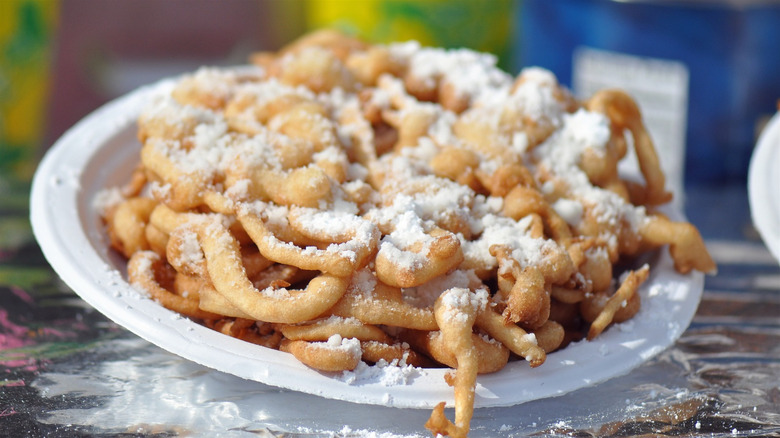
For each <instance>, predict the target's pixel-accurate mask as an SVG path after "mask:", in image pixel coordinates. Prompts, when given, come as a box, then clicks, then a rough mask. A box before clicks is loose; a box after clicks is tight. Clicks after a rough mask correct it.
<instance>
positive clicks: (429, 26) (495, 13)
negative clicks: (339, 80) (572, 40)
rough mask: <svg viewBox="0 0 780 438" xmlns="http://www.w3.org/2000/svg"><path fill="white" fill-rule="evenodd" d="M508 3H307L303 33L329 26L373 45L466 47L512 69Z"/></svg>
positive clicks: (511, 20) (512, 3) (345, 0)
mask: <svg viewBox="0 0 780 438" xmlns="http://www.w3.org/2000/svg"><path fill="white" fill-rule="evenodd" d="M515 7H517V6H516V2H515V1H512V0H482V1H480V0H427V1H416V0H308V2H307V4H306V25H307V28H308V29H309V30H314V29H319V28H324V27H330V28H335V29H339V30H341V31H343V32H345V33H347V34H350V35H355V36H358V37H361V38H364V39H366V40H368V41H370V42H374V43H390V42H396V41H408V40H415V41H418V42H419V43H420V44H422V45H424V46H432V47H444V48H468V49H472V50H477V51H480V52H488V53H492V54H494V55H496V56H497V57H498V60H499V66H501V67H502V68H504V69H506V70H508V69H509V68H511V66H512V64H513V63H512V59H511V56H512V43H513V41H514V38H513V32H514V28H513V26H514V22H515V20H514V15H515V12H514V8H515Z"/></svg>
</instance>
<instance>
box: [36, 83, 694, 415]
mask: <svg viewBox="0 0 780 438" xmlns="http://www.w3.org/2000/svg"><path fill="white" fill-rule="evenodd" d="M174 80H175V78H168V79H164V80H162V81H159V82H157V83H155V84H151V85H147V86H144V87H141V88H139V89H137V90H135V91H133V92H131V93H128V94H126V95H124V96H122V97H119V98H117V99H115V100H113V101H111V102H108V103H106V104H105V105H103V106H101V107H100V108H98V109H97V110H95V111H94V112H92V113H90V114H89V115H87V116H86V117H85V118H83V119H82V120H81V121H79V122H78V123H77V124H75V125H74V126H73V127H72V128H71V129H69V130H68V131H66V132H65V134H63V135H62V137H60V139H59V140H57V142H55V144H54V145H53V146H52V147H51V148H50V149H49V150H48V151H47V152H46V154H45V155H44V157H43V159H42V161H41V163H40V164H39V167H38V169H37V171H36V173H35V176H34V178H33V184H32V190H31V197H30V221H31V224H32V227H33V233H34V235H35V238H36V240H37V241H38V243H39V245H40V247H41V250H42V252H43V254H44V256H45V257H46V259H47V261H48V262H49V264H50V265H51V266H52V268H53V269H54V270H55V272H56V273H57V274H58V275H59V276H60V278H61V279H62V280H63V281H64V282H65V284H66V285H68V286H69V287H70V288H71V289H72V290H73V291H74V292H76V293H77V294H78V295H79V296H80V297H81V298H82V299H84V300H85V301H87V302H88V303H89V304H90V305H92V306H93V307H95V308H96V309H97V310H98V311H100V312H101V313H103V314H104V315H105V316H107V317H108V318H109V319H111V320H113V321H114V322H115V323H117V324H119V325H120V326H122V327H124V328H126V329H127V330H129V331H131V332H133V333H134V334H136V335H138V336H140V337H141V338H143V339H146V340H147V341H149V342H151V343H152V344H155V345H157V346H159V347H161V348H163V349H165V350H167V351H169V352H171V353H173V354H176V355H178V356H181V357H184V358H185V359H188V360H190V361H193V362H196V363H199V364H201V365H203V366H206V367H208V368H211V369H216V370H218V371H222V372H227V373H230V374H234V375H236V376H239V377H242V378H244V379H248V380H254V381H258V382H261V383H264V384H268V385H272V386H277V387H282V388H286V389H290V390H294V391H299V392H304V393H309V394H314V395H318V396H322V397H326V398H332V399H339V400H345V401H351V402H356V403H366V404H376V405H385V406H394V407H401V408H426V409H427V408H432V407H434V406H435V405H436V404H437V403H439V402H440V401H445V402H446V403H447V405H448V406H453V404H454V397H453V394H452V388H451V387H449V386H447V385H446V383H444V378H443V377H444V373H445V372H447V369H425V370H421V371H420V373H421V374H420V375H418V376H416V377H414V376H413V377H411V383H410V384H401V385H396V386H387V385H386V384H382V383H381V382H379V383H378V382H372V381H360V379H359V377H358V380H357V382H351V383H350V382H349V378H343V377H342V378H337V377H334V376H333V374H327V373H319V372H316V371H314V370H312V369H310V368H308V367H306V366H305V365H303V364H301V363H300V362H298V361H297V360H295V359H294V358H292V357H291V356H289V355H288V354H287V353H283V352H280V351H277V350H273V349H268V348H265V347H261V346H257V345H253V344H249V343H246V342H244V341H240V340H238V339H234V338H231V337H229V336H226V335H223V334H221V333H218V332H215V331H213V330H211V329H208V328H206V327H204V326H201V325H200V324H198V323H195V322H193V321H191V320H189V319H187V318H184V317H181V316H180V315H178V314H176V313H175V312H172V311H170V310H168V309H165V308H163V307H162V306H160V305H159V304H157V303H155V302H153V301H152V300H151V299H148V298H146V297H142V296H141V294H140V293H139V292H138V291H136V290H135V289H133V287H132V286H130V285H129V284H128V283H127V282H126V280H125V279H124V278H123V277H122V276H121V274H120V273H119V272H118V271H117V268H116V266H112V264H111V263H110V261H109V260H107V257H108V256H107V253H106V252H107V248H95V247H94V246H93V245H91V244H90V242H91V240H90V232H89V231H88V230H85V229H84V222H83V218H82V217H80V214H81V215H83V214H85V213H84V211H83V208H82V211H81V212H79V208H78V206H79V203H80V202H81V201H84V199H83V197H85V196H87V195H86V194H85V190H86V188H85V187H83V184H82V183H83V181H82V180H81V178H82V173H81V172H83V171H84V170H85V169H86V168H87V166H88V165H89V164H90V163H91V160H94V159H95V156H96V154H98V153H99V152H100V151H101V150H103V149H104V148H106V147H107V145H108V144H110V143H109V141H110V140H111V139H112V138H114V137H116V136H117V135H119V133H121V132H122V131H123V130H127V129H129V128H130V127H132V126H134V124H135V119H136V117H137V113H138V112H140V109H141V108H142V106H143V105H144V103H145V102H146V101H147V99H149V98H151V96H152V95H153V94H155V93H158V92H160V91H164V90H165V88H166V87H170V86H172V84H173V81H174ZM139 146H140V145H139ZM63 162H64V163H65V166H63V165H62V163H63ZM80 197H81V201H80ZM74 205H75V207H76V208H74ZM68 207H70V208H68ZM82 207H83V205H82ZM93 213H94V214H95V215H97V213H96V212H93ZM87 214H88V213H87ZM672 215H673V216H677V217H678V218H682V214H681V213H679V212H676V211H675V212H673V213H672ZM93 219H94V218H93ZM75 224H79V226H76V227H75V230H71V229H69V228H68V227H74V226H75ZM96 232H97V231H96V230H92V233H93V234H94V233H96ZM93 239H94V236H93ZM671 265H672V262H671V258H670V257H669V255H668V252H667V251H665V250H664V251H661V255H660V257H659V264H658V265H656V266H655V267H653V269H652V270H651V278H650V280H648V282H647V283H645V284H644V285H643V286H642V288H641V289H640V290H641V291H642V293H643V294H647V293H648V290H649V289H650V288H651V287H652V286H653V283H652V281H653V280H654V279H655V280H658V279H659V278H658V277H660V276H663V277H664V279H666V277H670V280H669V281H670V282H671V283H672V284H674V285H675V286H676V287H677V288H678V289H679V288H683V289H686V290H684V291H681V290H676V291H672V292H674V293H677V294H678V295H679V294H682V295H684V299H683V300H682V304H681V308H680V309H678V310H677V311H676V313H675V315H678V316H679V319H677V320H675V321H669V322H668V323H669V325H670V327H668V328H667V338H664V339H663V340H660V341H659V342H657V343H655V344H653V345H652V346H651V348H647V349H645V350H642V352H641V354H634V349H635V347H625V346H621V344H615V342H616V341H614V339H615V338H618V339H622V338H620V333H621V332H623V331H624V330H623V329H621V328H620V327H619V326H613V327H611V328H610V330H607V331H606V332H604V333H603V334H602V335H601V336H600V337H599V338H596V339H595V340H594V341H581V342H578V343H575V344H572V345H569V346H567V347H566V348H565V349H562V350H559V351H557V352H554V353H551V354H550V355H548V359H547V362H546V363H545V364H543V365H542V366H541V367H539V368H535V369H533V370H530V368H529V367H528V365H527V362H525V361H516V362H512V363H510V364H508V365H507V367H505V368H504V369H503V370H502V371H499V372H497V373H493V374H486V375H481V376H479V378H478V387H477V397H476V400H475V407H477V408H481V407H491V406H510V405H516V404H520V403H524V402H528V401H532V400H537V399H542V398H549V397H553V396H557V395H562V394H564V393H566V392H570V391H574V390H576V389H580V388H583V387H586V386H592V385H595V384H597V383H600V382H603V381H605V380H608V379H611V378H614V377H618V376H620V375H624V374H626V373H628V372H630V371H631V370H632V369H634V368H636V367H637V366H639V365H640V364H642V363H644V362H646V361H647V360H649V359H650V358H652V357H654V356H655V355H657V354H658V353H660V352H661V351H663V350H665V349H667V348H668V347H669V346H670V345H672V344H673V343H674V342H675V341H676V340H677V339H678V338H679V336H680V335H681V334H682V332H683V331H684V330H685V329H686V328H687V327H688V325H689V324H690V322H691V320H692V318H693V315H694V313H695V311H696V309H697V307H698V304H699V301H700V298H701V294H702V292H703V288H704V287H703V286H704V274H701V273H698V272H694V273H691V274H687V275H681V274H678V273H676V272H666V271H668V269H669V267H670V266H671ZM664 269H666V271H664ZM645 307H646V306H644V305H643V306H642V309H644V308H645ZM128 308H129V309H130V310H137V311H136V312H128V311H127V310H128ZM640 312H642V310H640ZM640 315H641V313H640ZM662 322H663V321H660V322H657V323H662ZM678 322H679V324H676V325H675V323H678ZM635 323H636V321H635V320H630V321H629V322H628V323H626V324H628V325H630V326H633V325H634V324H635ZM654 323H656V321H654ZM161 325H162V327H163V328H164V330H159V327H160V326H161ZM671 325H674V326H673V327H672V326H671ZM583 347H586V348H583ZM624 347H625V350H623V348H624ZM640 347H641V345H640ZM605 348H606V350H607V351H605ZM612 348H617V352H616V351H615V350H612V351H609V349H612ZM215 349H216V350H217V351H219V352H221V353H224V354H228V355H229V357H230V358H232V359H234V360H235V361H236V362H235V363H234V364H232V365H231V366H229V367H226V366H220V365H219V364H216V365H215V363H213V361H212V360H211V358H213V357H214V352H215ZM582 352H584V353H594V352H595V353H597V354H601V355H602V356H604V357H608V356H612V357H611V358H610V359H621V360H602V361H601V363H598V364H597V365H598V366H595V367H594V366H593V365H592V364H591V365H589V363H588V362H587V361H586V362H585V366H586V369H587V370H588V371H590V374H589V375H588V376H587V377H577V376H575V377H576V380H571V378H572V374H571V373H570V374H569V375H568V377H569V380H568V381H566V382H567V384H566V385H562V384H561V380H562V379H560V378H559V377H560V376H557V377H556V371H557V370H560V369H564V368H566V367H569V366H571V365H577V364H580V363H581V362H580V361H579V359H578V358H575V356H576V355H577V354H579V353H582ZM258 356H259V357H258ZM616 356H617V357H616ZM624 356H626V357H624ZM291 359H292V360H291ZM622 359H626V360H622ZM551 361H555V362H556V363H550V362H551ZM279 366H283V370H282V372H280V369H278V367H279ZM247 368H250V369H249V370H247ZM523 370H526V371H523ZM290 372H293V373H294V374H295V376H296V377H295V378H290V377H289V374H290ZM508 373H512V374H517V376H515V377H518V378H517V379H514V378H513V379H514V380H522V383H523V384H522V385H518V387H517V388H515V389H517V390H518V391H517V392H516V393H512V392H510V391H508V390H507V388H506V386H507V384H506V383H507V382H506V374H508ZM527 373H531V374H530V377H529V376H526V375H525V374H527ZM285 374H286V375H287V377H285V376H284V375H285ZM573 374H580V373H579V372H577V373H573ZM510 377H512V376H510ZM547 379H551V380H547ZM434 380H436V381H435V382H434ZM564 380H565V379H564ZM423 381H430V382H427V383H429V384H427V386H426V385H422V384H421V382H423ZM529 381H530V382H531V383H533V384H534V385H535V386H534V389H533V390H529V389H528V388H527V387H526V386H527V385H528V383H529ZM420 391H423V392H424V393H425V394H428V395H420ZM507 394H510V395H511V396H510V397H507ZM432 395H435V397H434V396H432Z"/></svg>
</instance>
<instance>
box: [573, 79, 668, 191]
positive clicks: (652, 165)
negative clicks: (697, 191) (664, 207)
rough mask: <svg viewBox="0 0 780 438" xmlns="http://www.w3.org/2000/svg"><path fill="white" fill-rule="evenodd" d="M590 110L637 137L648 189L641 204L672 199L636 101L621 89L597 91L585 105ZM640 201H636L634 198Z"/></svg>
mask: <svg viewBox="0 0 780 438" xmlns="http://www.w3.org/2000/svg"><path fill="white" fill-rule="evenodd" d="M585 106H586V107H587V108H588V109H589V110H591V111H597V112H600V113H602V114H604V115H606V116H607V117H609V119H610V121H611V122H612V129H613V130H615V131H622V130H626V129H627V130H629V131H630V132H631V135H632V136H633V138H634V150H635V151H636V155H637V159H638V161H639V168H640V170H641V171H642V175H643V176H644V177H645V184H646V187H645V192H644V195H645V196H644V197H645V199H642V200H641V201H643V202H638V203H640V204H646V205H659V204H664V203H666V202H669V201H670V200H671V198H672V194H671V193H670V192H667V191H666V188H665V187H666V178H665V177H664V174H663V171H662V170H661V164H660V162H659V160H658V155H657V153H656V151H655V146H654V145H653V140H652V139H651V138H650V135H649V134H648V133H647V130H646V129H645V126H644V124H643V123H642V115H641V113H640V111H639V107H638V106H637V104H636V102H634V100H633V99H632V98H631V97H630V96H629V95H628V94H626V93H625V92H623V91H620V90H601V91H598V92H596V94H594V95H593V96H592V97H591V98H590V99H589V100H588V101H587V102H586V104H585ZM634 202H637V200H634Z"/></svg>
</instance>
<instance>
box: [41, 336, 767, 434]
mask: <svg viewBox="0 0 780 438" xmlns="http://www.w3.org/2000/svg"><path fill="white" fill-rule="evenodd" d="M745 336H749V334H746V333H742V332H738V331H727V332H721V333H720V334H719V335H717V336H714V335H713V334H712V333H709V332H708V331H707V330H702V331H699V332H696V331H689V332H687V333H686V335H685V336H684V337H683V338H682V339H681V340H680V342H678V344H677V345H675V346H674V347H673V348H671V349H670V350H667V351H666V352H664V353H662V354H661V355H659V356H658V357H657V358H655V359H654V360H652V361H650V362H649V363H647V364H645V365H643V366H641V367H639V368H637V369H636V370H634V371H633V372H631V373H630V374H628V375H625V376H622V377H618V378H615V379H612V380H609V381H607V382H605V383H603V384H600V385H596V386H594V387H590V388H585V389H581V390H578V391H575V392H572V393H569V394H565V395H562V396H559V397H556V398H550V399H545V400H537V401H533V402H529V403H525V404H523V405H519V406H513V407H504V408H484V409H477V410H476V412H475V416H474V420H473V421H472V433H471V435H470V436H472V437H496V436H501V437H524V436H567V437H571V436H637V435H665V436H697V435H698V434H702V435H708V436H716V437H718V436H724V437H725V436H772V435H776V436H780V414H778V413H777V412H779V411H780V410H778V407H779V406H780V389H779V388H778V380H777V376H778V375H780V362H779V361H778V360H777V356H776V352H775V356H762V355H761V354H760V353H759V352H748V351H745V352H744V353H745V355H744V356H743V357H739V358H735V357H729V358H728V360H723V358H721V357H719V353H714V352H718V351H723V347H722V343H723V342H728V343H730V344H733V343H734V342H737V343H739V342H741V339H742V338H743V337H745ZM764 336H770V337H771V339H770V338H766V337H765V338H764V342H767V343H768V344H765V345H780V334H778V333H775V334H774V335H764ZM744 348H745V349H748V350H749V349H751V346H750V345H749V344H745V345H744ZM731 351H732V356H733V355H734V354H739V353H740V352H739V351H735V350H733V349H732V350H731ZM93 354H97V355H98V356H99V357H100V360H98V361H96V362H95V363H94V364H92V365H90V364H85V363H84V362H83V361H82V360H81V359H78V360H75V361H72V362H71V361H64V362H61V363H55V364H53V365H52V366H50V367H48V368H47V370H46V371H44V372H41V373H40V374H39V376H38V378H37V379H36V380H35V381H34V382H33V385H32V386H33V387H34V388H35V389H36V390H37V396H38V397H40V399H41V400H43V401H44V402H45V401H46V400H60V401H61V400H68V401H69V402H68V403H64V404H63V403H61V404H59V405H57V406H56V409H52V410H49V411H48V412H46V414H45V415H40V416H39V418H38V420H39V421H40V422H41V423H43V424H48V425H69V426H70V427H71V428H73V430H81V431H84V430H88V431H90V433H94V434H133V435H141V436H214V435H219V436H260V437H315V438H318V437H369V438H371V437H377V438H380V437H381V438H391V437H425V436H429V434H428V433H427V432H426V431H425V430H422V428H421V427H420V425H422V424H423V423H424V422H425V420H426V419H427V417H428V415H429V412H428V410H414V409H396V408H385V407H381V406H368V405H358V404H353V403H349V402H342V401H334V400H328V399H323V398H319V397H316V396H311V395H307V394H301V393H297V392H293V391H288V390H282V389H277V388H274V387H271V386H267V385H263V384H260V383H256V382H248V381H246V380H243V379H240V378H237V377H234V376H232V375H228V374H224V373H220V372H217V371H213V370H211V369H208V368H205V367H202V366H199V365H197V364H194V363H192V362H189V361H187V360H184V359H181V358H179V357H177V356H174V355H171V354H169V353H167V352H165V351H163V350H161V349H159V348H157V347H154V346H152V345H150V344H148V343H146V342H145V341H142V340H140V339H138V338H135V337H132V335H129V334H128V335H127V336H125V337H122V338H121V339H114V340H107V341H105V342H103V343H101V344H100V345H99V346H98V348H97V349H95V350H94V353H93ZM724 386H725V387H726V388H727V389H728V390H726V391H724V390H723V388H724Z"/></svg>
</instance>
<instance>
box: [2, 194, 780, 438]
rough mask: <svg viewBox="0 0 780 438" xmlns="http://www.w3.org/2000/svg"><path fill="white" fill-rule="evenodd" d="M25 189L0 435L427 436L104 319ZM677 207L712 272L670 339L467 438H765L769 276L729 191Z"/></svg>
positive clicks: (7, 269)
mask: <svg viewBox="0 0 780 438" xmlns="http://www.w3.org/2000/svg"><path fill="white" fill-rule="evenodd" d="M28 189H29V188H28V187H26V186H25V185H24V184H21V185H20V184H16V185H13V184H12V185H5V186H2V185H0V435H2V436H65V437H69V436H101V437H103V436H144V437H146V436H149V437H158V436H159V437H167V436H260V437H334V436H338V437H382V438H389V437H396V436H405V437H406V436H420V437H425V436H430V434H429V433H428V432H427V431H425V430H424V429H423V428H422V424H424V422H425V420H426V419H427V417H428V416H429V415H430V412H429V410H414V409H396V408H386V407H381V406H366V405H358V404H353V403H349V402H341V401H333V400H327V399H324V398H319V397H316V396H312V395H307V394H302V393H296V392H293V391H287V390H282V389H278V388H274V387H271V386H267V385H263V384H260V383H256V382H248V381H245V380H242V379H240V378H238V377H234V376H232V375H228V374H224V373H221V372H218V371H213V370H211V369H208V368H205V367H202V366H200V365H197V364H194V363H191V362H189V361H187V360H185V359H182V358H179V357H178V356H175V355H173V354H171V353H168V352H166V351H165V350H162V349H160V348H158V347H156V346H154V345H152V344H150V343H148V342H146V341H144V340H142V339H140V338H138V337H137V336H135V335H133V334H132V333H130V332H129V331H127V330H125V329H123V328H122V327H119V326H117V325H116V324H114V323H112V322H111V321H110V320H108V319H107V318H106V317H104V316H103V315H101V314H100V313H99V312H97V311H95V310H94V309H92V308H91V307H90V306H89V305H88V304H86V303H85V302H84V301H83V300H81V299H80V298H79V297H78V295H76V294H75V293H74V292H73V291H71V290H70V289H68V288H67V287H66V286H65V285H64V284H62V282H61V281H60V280H59V279H58V277H57V275H56V274H55V273H54V272H53V270H52V269H51V268H50V267H49V265H48V264H47V263H46V260H45V259H44V258H43V255H42V254H41V252H40V249H39V248H38V246H37V244H36V242H35V240H34V238H33V237H32V233H31V230H30V225H29V219H28V214H29V211H28V204H27V196H28ZM685 205H686V209H685V210H686V214H687V215H688V217H689V219H690V220H691V222H693V223H694V224H696V225H697V226H698V227H699V228H700V230H701V231H702V234H703V236H704V237H705V240H706V241H707V244H708V246H709V248H710V250H711V252H712V253H713V256H714V258H715V259H716V261H717V262H718V265H719V270H718V274H717V275H714V276H709V277H707V278H706V281H705V291H704V295H703V299H702V302H701V304H700V306H699V309H698V312H697V314H696V316H695V318H694V320H693V322H692V324H691V326H690V327H689V328H688V330H687V331H686V332H685V333H684V334H683V336H682V337H681V338H680V339H679V341H678V342H676V343H675V344H674V345H673V346H672V347H670V348H669V349H667V350H666V351H664V352H663V353H661V354H659V355H658V356H656V357H655V358H654V359H652V360H650V361H649V362H647V363H645V364H643V365H642V366H640V367H638V368H636V369H635V370H633V371H632V372H630V373H629V374H627V375H624V376H620V377H616V378H613V379H611V380H609V381H606V382H604V383H602V384H599V385H595V386H592V387H588V388H584V389H580V390H577V391H574V392H571V393H568V394H565V395H562V396H558V397H554V398H548V399H544V400H537V401H533V402H528V403H525V404H522V405H518V406H512V407H503V408H482V409H477V410H476V412H475V415H474V419H473V421H472V433H471V435H470V436H472V437H482V436H484V437H495V436H506V437H523V436H567V437H571V436H576V437H583V436H642V435H668V436H702V435H705V436H779V437H780V267H778V263H777V261H776V260H775V259H774V258H773V257H772V256H771V254H770V253H769V252H768V251H767V249H766V247H765V246H764V245H763V243H762V242H761V240H760V237H759V236H758V235H757V233H756V232H755V230H754V228H753V227H752V224H751V220H750V211H749V205H748V201H747V193H746V189H745V186H744V185H742V184H733V185H726V186H723V187H698V188H689V189H688V191H687V193H686V198H685Z"/></svg>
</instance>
